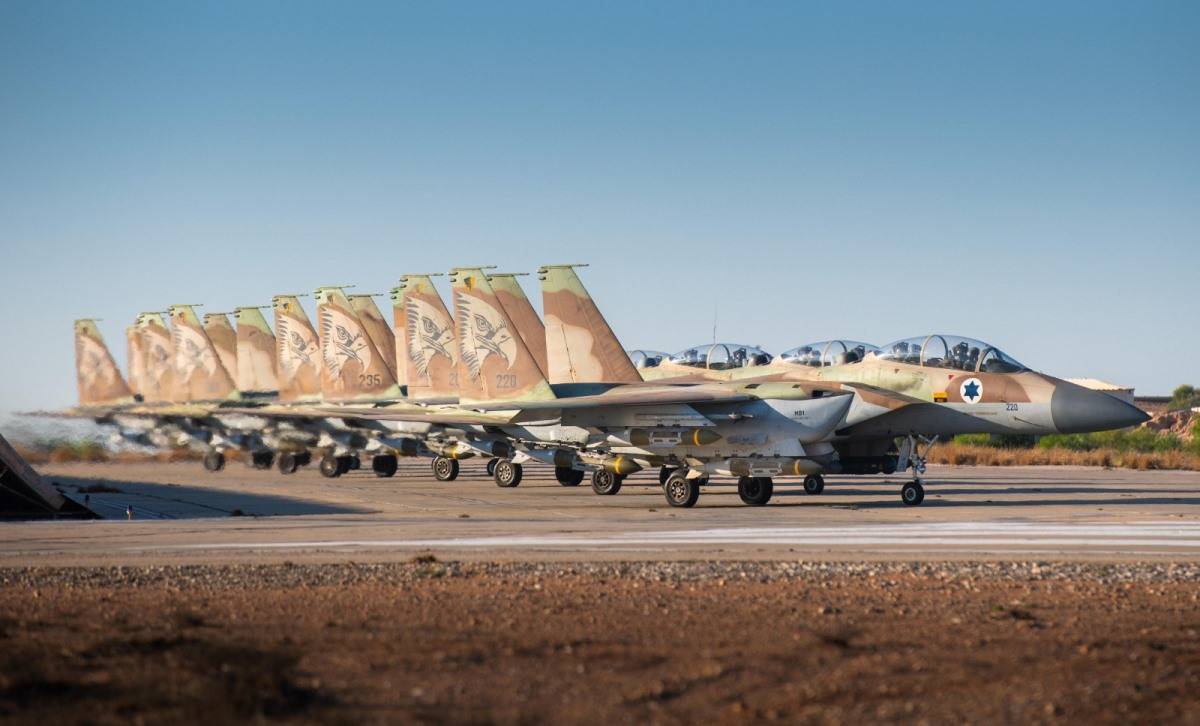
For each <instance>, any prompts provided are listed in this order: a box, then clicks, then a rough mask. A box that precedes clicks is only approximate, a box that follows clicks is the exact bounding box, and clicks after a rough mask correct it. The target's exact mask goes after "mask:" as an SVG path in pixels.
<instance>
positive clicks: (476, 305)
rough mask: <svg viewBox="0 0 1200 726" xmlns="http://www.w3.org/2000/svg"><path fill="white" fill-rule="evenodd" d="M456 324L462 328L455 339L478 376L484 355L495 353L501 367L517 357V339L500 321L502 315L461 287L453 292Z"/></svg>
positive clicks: (485, 356)
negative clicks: (458, 337) (499, 359)
mask: <svg viewBox="0 0 1200 726" xmlns="http://www.w3.org/2000/svg"><path fill="white" fill-rule="evenodd" d="M455 302H456V308H457V311H458V312H457V314H458V315H460V316H461V319H460V323H464V324H463V325H460V328H461V329H462V330H464V331H465V334H464V336H463V339H462V340H460V341H459V342H458V344H459V348H460V351H459V352H460V353H461V354H462V359H463V361H464V362H465V363H466V364H467V368H468V370H470V371H471V377H472V378H475V379H478V378H479V375H480V371H482V370H483V362H484V361H485V360H487V358H488V356H492V355H495V356H499V357H500V358H501V359H502V360H503V361H504V364H505V369H506V370H507V369H509V368H512V366H513V363H514V362H515V361H516V358H517V343H516V341H515V340H514V339H513V335H512V333H511V332H510V331H509V329H508V326H507V325H506V324H505V323H504V316H503V315H501V314H500V312H499V311H498V310H496V308H494V307H492V306H491V305H490V304H488V303H487V302H486V301H484V300H481V299H479V298H477V297H474V296H473V295H468V294H466V293H464V292H461V291H456V292H455Z"/></svg>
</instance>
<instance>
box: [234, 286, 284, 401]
mask: <svg viewBox="0 0 1200 726" xmlns="http://www.w3.org/2000/svg"><path fill="white" fill-rule="evenodd" d="M233 317H234V319H235V320H236V321H237V373H236V374H235V376H234V380H235V382H236V383H237V387H238V390H239V391H244V392H247V393H274V392H276V391H278V390H279V378H278V376H277V375H276V372H275V355H276V347H275V334H274V333H272V332H271V326H269V325H267V319H266V318H264V317H263V314H262V310H260V309H259V308H256V307H241V308H236V309H235V310H234V311H233Z"/></svg>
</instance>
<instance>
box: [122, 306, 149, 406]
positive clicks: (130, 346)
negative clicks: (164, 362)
mask: <svg viewBox="0 0 1200 726" xmlns="http://www.w3.org/2000/svg"><path fill="white" fill-rule="evenodd" d="M125 358H126V360H127V361H128V368H129V371H128V374H129V375H128V377H127V379H126V380H127V382H128V383H129V390H130V391H132V392H133V395H134V397H142V396H144V395H145V394H144V393H143V392H142V379H143V378H145V375H146V373H145V369H146V352H145V349H144V348H143V347H142V333H141V331H140V330H138V326H137V322H136V321H135V322H134V324H133V325H130V326H129V327H128V328H125Z"/></svg>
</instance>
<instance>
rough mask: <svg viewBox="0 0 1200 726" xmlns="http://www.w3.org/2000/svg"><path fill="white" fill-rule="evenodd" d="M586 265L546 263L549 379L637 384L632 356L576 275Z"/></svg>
mask: <svg viewBox="0 0 1200 726" xmlns="http://www.w3.org/2000/svg"><path fill="white" fill-rule="evenodd" d="M575 267H582V265H545V266H543V267H541V268H539V269H538V279H539V280H541V282H542V312H543V313H544V314H545V316H546V353H547V356H546V357H547V362H548V364H549V370H548V374H549V378H550V382H551V383H639V382H641V380H642V377H641V376H640V375H639V374H638V371H637V369H636V368H634V367H633V363H632V362H631V361H630V360H629V355H628V354H627V353H626V352H625V349H624V348H623V347H621V341H619V340H617V336H616V333H614V332H613V330H612V328H611V327H609V325H608V321H606V320H605V319H604V316H603V315H602V314H601V313H600V309H599V308H598V307H596V303H595V301H593V300H592V296H591V295H590V294H589V293H588V291H587V288H585V287H584V286H583V283H582V282H581V281H580V280H579V276H578V275H576V274H575Z"/></svg>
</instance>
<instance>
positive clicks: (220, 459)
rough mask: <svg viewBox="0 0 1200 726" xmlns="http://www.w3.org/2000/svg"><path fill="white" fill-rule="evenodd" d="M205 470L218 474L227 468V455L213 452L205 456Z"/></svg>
mask: <svg viewBox="0 0 1200 726" xmlns="http://www.w3.org/2000/svg"><path fill="white" fill-rule="evenodd" d="M204 468H205V470H207V471H212V472H217V471H220V470H222V469H224V468H225V455H224V454H222V453H221V452H219V451H216V450H213V451H209V452H207V453H205V454H204Z"/></svg>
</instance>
